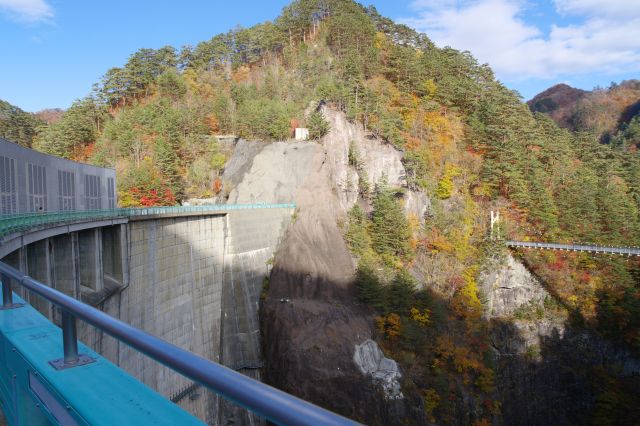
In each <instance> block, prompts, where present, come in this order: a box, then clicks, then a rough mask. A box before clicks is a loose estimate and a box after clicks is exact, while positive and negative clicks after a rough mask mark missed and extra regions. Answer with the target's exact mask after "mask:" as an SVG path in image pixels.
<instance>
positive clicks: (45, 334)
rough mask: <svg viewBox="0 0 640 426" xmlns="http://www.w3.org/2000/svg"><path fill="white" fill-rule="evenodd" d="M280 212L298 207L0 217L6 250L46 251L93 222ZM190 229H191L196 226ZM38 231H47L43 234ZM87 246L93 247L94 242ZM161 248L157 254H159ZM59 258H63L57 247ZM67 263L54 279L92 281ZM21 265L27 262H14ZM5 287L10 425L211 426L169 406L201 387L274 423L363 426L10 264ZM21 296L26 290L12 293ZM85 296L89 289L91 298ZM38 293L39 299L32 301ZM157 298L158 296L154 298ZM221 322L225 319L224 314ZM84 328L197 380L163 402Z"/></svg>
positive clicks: (0, 347)
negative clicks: (41, 303) (89, 342)
mask: <svg viewBox="0 0 640 426" xmlns="http://www.w3.org/2000/svg"><path fill="white" fill-rule="evenodd" d="M274 208H284V209H295V205H292V204H281V205H236V206H234V205H224V206H202V207H167V208H165V207H160V208H148V209H115V210H101V211H82V212H60V213H45V214H30V215H14V216H2V217H0V249H2V247H3V246H6V245H7V244H8V245H14V244H17V243H16V242H17V241H20V244H35V243H37V241H36V240H37V238H39V237H42V236H44V237H45V238H47V241H48V240H49V239H50V240H51V242H47V243H46V244H45V246H49V248H51V244H57V243H58V242H57V241H58V240H59V239H60V240H61V241H62V239H66V238H67V236H66V235H65V234H61V233H62V232H65V227H66V229H67V231H66V232H68V233H73V232H76V231H75V230H77V229H85V231H86V229H87V227H88V226H90V225H91V224H94V225H96V224H98V225H99V224H102V223H107V224H112V226H111V227H114V225H113V224H119V225H115V227H116V228H118V227H119V226H125V225H122V223H124V222H128V221H136V220H143V219H144V218H146V219H149V218H153V217H158V218H167V217H169V218H171V217H175V216H176V215H181V216H184V215H186V216H189V215H194V216H206V215H213V216H215V215H224V214H227V213H229V212H234V211H239V210H245V211H246V210H253V211H255V210H257V209H274ZM265 213H267V212H265ZM174 225H176V226H177V225H178V224H174ZM187 225H189V226H191V225H190V223H187ZM52 229H55V230H56V234H55V235H56V236H54V237H47V236H46V232H47V231H50V230H52ZM198 229H200V228H198ZM86 232H88V231H86ZM109 232H110V231H109ZM118 232H119V231H118ZM127 232H140V233H141V234H144V233H145V232H146V231H145V230H140V229H133V230H132V231H127ZM163 232H165V231H164V230H161V231H160V232H159V233H158V234H157V235H156V234H155V233H152V234H151V239H152V240H154V243H155V239H156V237H157V238H158V241H160V240H161V237H162V235H161V234H162V233H163ZM38 233H41V234H42V233H44V234H42V235H40V236H37V234H38ZM81 237H82V236H81ZM88 237H91V235H88ZM147 237H148V236H147ZM77 238H78V237H77V236H76V240H74V239H73V238H69V241H70V243H69V247H75V253H76V257H77V254H78V250H80V252H81V253H80V254H83V247H88V246H87V245H86V244H84V245H83V243H82V242H80V244H78V243H77ZM91 238H93V237H91ZM105 238H107V237H105ZM107 239H108V238H107ZM98 240H99V239H98ZM31 241H33V242H31ZM88 241H89V242H91V243H94V242H95V241H94V240H91V239H89V240H88ZM65 244H66V243H65ZM129 246H131V243H129ZM63 248H67V246H66V245H65V246H64V247H60V248H59V250H58V251H59V252H63ZM111 248H112V247H111ZM161 248H164V247H161ZM161 248H158V252H159V250H160V249H161ZM20 250H21V251H27V250H22V249H20ZM72 251H73V250H72ZM54 253H57V252H56V251H55V250H54ZM168 253H169V254H171V253H174V252H171V251H169V252H168ZM85 254H86V253H85ZM26 255H27V254H25V256H26ZM47 256H48V255H47ZM61 256H62V257H61V259H63V260H65V262H62V263H61V264H57V263H55V262H54V261H52V262H51V265H50V267H51V270H52V271H53V272H54V273H58V274H59V275H64V274H65V273H67V274H68V275H69V277H70V278H69V279H70V280H71V281H73V280H76V281H78V280H84V279H86V278H87V277H85V276H79V275H81V274H75V273H74V271H75V269H76V268H77V263H78V259H77V258H75V260H74V259H72V258H67V257H64V256H67V254H66V252H65V253H64V255H61ZM132 256H133V255H132ZM154 256H155V255H154ZM2 257H3V256H2V255H0V258H2ZM130 257H131V256H130ZM123 258H124V255H123ZM131 258H132V259H134V257H131ZM47 259H48V257H47ZM66 260H69V261H68V262H66ZM134 260H135V259H134ZM105 262H106V260H105ZM110 262H111V263H114V262H115V260H114V259H111V260H110ZM15 264H19V265H23V264H25V263H24V262H17V261H16V262H15ZM28 265H30V264H28ZM65 268H66V270H68V271H66V270H65ZM105 268H106V267H105ZM28 269H29V268H28ZM69 271H70V272H69ZM105 276H106V273H105ZM89 278H91V277H89ZM93 278H95V277H93ZM258 278H260V277H258ZM0 281H1V286H2V306H0V353H1V356H2V362H0V407H1V408H2V412H3V414H4V416H5V420H6V422H7V423H8V424H10V425H35V424H38V425H40V424H63V425H89V424H91V425H113V424H141V425H143V424H167V425H169V424H180V425H183V424H184V425H188V424H203V423H202V422H201V421H200V420H199V419H198V418H196V417H194V416H192V415H191V414H190V413H188V412H186V411H184V410H183V409H182V408H180V407H179V406H177V405H175V404H174V403H173V402H171V399H173V400H174V401H176V402H178V401H179V400H184V399H186V400H188V399H189V398H185V397H186V396H187V395H189V393H190V392H191V391H192V390H193V389H198V388H200V387H202V388H206V389H209V390H211V391H213V392H215V393H216V394H218V395H220V396H221V397H223V398H225V399H228V400H230V401H232V402H234V403H235V404H238V405H240V406H242V407H244V408H246V409H248V410H250V411H251V412H253V413H255V414H257V415H259V416H261V417H263V418H265V419H268V420H270V421H272V422H274V423H276V424H282V425H354V424H357V423H355V422H353V421H351V420H348V419H346V418H344V417H340V416H338V415H336V414H334V413H331V412H329V411H326V410H324V409H322V408H319V407H317V406H314V405H312V404H310V403H308V402H306V401H303V400H300V399H298V398H296V397H293V396H291V395H289V394H286V393H284V392H282V391H279V390H277V389H274V388H272V387H270V386H267V385H265V384H263V383H261V382H259V381H256V380H253V379H251V378H249V377H247V376H246V375H244V374H241V373H239V372H237V371H234V370H233V369H231V368H227V367H225V366H223V365H221V364H219V363H216V362H213V361H211V360H209V359H205V358H203V357H201V356H198V355H196V354H194V353H192V352H189V351H187V350H185V349H183V348H181V347H180V346H178V345H175V344H172V343H169V342H167V341H165V340H163V339H161V338H159V337H156V336H154V335H153V334H151V333H149V332H146V331H143V330H142V329H140V328H137V327H134V326H132V325H130V324H128V323H126V322H124V321H120V320H118V319H116V318H114V317H112V316H110V315H108V314H107V313H105V312H103V311H102V310H99V309H97V308H95V307H92V306H89V305H88V304H85V303H82V302H81V301H79V300H78V299H79V298H80V297H79V294H76V297H72V296H70V295H68V294H65V292H62V291H59V290H57V289H56V288H53V287H54V286H52V285H51V283H50V284H49V285H47V284H44V283H42V282H40V281H38V280H37V279H34V278H32V277H30V276H27V275H26V274H25V273H23V272H21V271H20V270H19V269H18V268H14V267H13V266H10V265H9V264H7V263H5V262H4V261H0ZM105 285H106V284H105ZM127 286H128V284H127ZM14 290H15V291H18V290H19V291H18V292H17V293H14ZM84 290H85V288H84V287H83V292H84ZM181 291H182V290H181ZM236 291H238V289H236ZM20 295H22V297H20ZM34 295H37V297H35V298H34V297H31V296H34ZM26 296H30V297H28V298H27V297H26ZM236 296H237V295H236ZM146 297H147V298H149V297H151V295H147V296H146ZM157 297H160V296H159V295H158V296H157ZM39 298H40V299H43V300H46V301H47V302H49V303H50V304H51V305H52V306H53V308H52V309H53V310H54V311H55V313H56V315H53V319H54V321H51V319H52V318H50V317H49V316H48V315H43V314H42V310H41V309H36V307H35V306H32V305H30V304H29V303H30V302H32V301H34V300H35V299H39ZM155 299H156V295H155V294H154V295H153V300H155ZM82 300H84V293H83V298H82ZM149 300H151V299H149ZM142 308H144V307H142ZM223 316H224V317H226V314H224V315H223ZM78 320H79V321H78ZM176 320H177V318H176ZM56 324H58V325H56ZM83 324H89V325H91V326H92V327H94V328H95V329H96V330H99V331H100V332H101V333H105V334H107V335H109V336H111V338H113V340H110V342H122V343H123V344H125V345H127V346H128V347H129V349H128V351H134V352H137V353H140V354H144V355H145V356H147V357H149V358H151V359H153V360H155V361H157V362H159V363H161V364H162V365H164V366H166V367H168V368H170V369H172V370H173V371H175V372H177V373H179V374H181V375H183V376H184V377H186V378H187V379H188V380H187V382H186V383H188V382H189V381H191V383H192V385H190V386H188V387H186V388H185V387H184V385H181V387H179V388H177V389H178V393H176V394H173V393H172V394H170V396H162V395H160V394H159V393H157V392H155V391H154V390H153V389H151V388H150V387H148V386H147V385H145V384H143V383H142V382H140V381H138V380H137V379H136V378H134V377H133V376H132V375H130V374H128V373H127V372H125V371H124V370H123V369H121V368H120V367H118V366H117V365H115V364H114V363H112V362H110V361H109V360H107V358H105V357H103V356H101V355H100V354H98V353H97V352H96V351H94V350H92V349H91V348H89V347H88V346H86V345H84V344H82V343H79V342H78V331H79V330H80V329H79V328H77V327H79V326H80V325H83ZM113 344H114V345H115V343H113ZM118 347H119V346H118ZM164 377H165V378H167V377H171V378H173V376H164ZM0 417H1V416H0ZM1 423H2V419H1V418H0V424H1Z"/></svg>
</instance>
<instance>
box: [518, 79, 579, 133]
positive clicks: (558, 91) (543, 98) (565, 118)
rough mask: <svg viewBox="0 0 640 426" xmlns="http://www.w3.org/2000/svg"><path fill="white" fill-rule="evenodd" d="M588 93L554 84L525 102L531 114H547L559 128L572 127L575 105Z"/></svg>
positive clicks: (564, 85)
mask: <svg viewBox="0 0 640 426" xmlns="http://www.w3.org/2000/svg"><path fill="white" fill-rule="evenodd" d="M588 93H589V92H587V91H585V90H580V89H576V88H574V87H571V86H568V85H566V84H556V85H555V86H552V87H550V88H548V89H547V90H545V91H544V92H542V93H539V94H538V95H536V96H535V97H534V98H533V99H531V100H530V101H528V102H527V105H529V108H530V109H531V111H533V112H543V113H546V114H548V115H549V116H550V117H551V118H552V119H553V121H555V122H556V123H558V125H559V126H561V127H565V128H571V127H572V124H573V123H572V118H573V113H574V111H575V107H576V104H577V103H578V101H579V100H580V99H582V98H583V97H584V96H585V95H586V94H588Z"/></svg>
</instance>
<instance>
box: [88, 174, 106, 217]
mask: <svg viewBox="0 0 640 426" xmlns="http://www.w3.org/2000/svg"><path fill="white" fill-rule="evenodd" d="M100 185H101V179H100V176H95V175H85V176H84V195H85V199H86V203H87V210H100V209H102V191H101V187H100Z"/></svg>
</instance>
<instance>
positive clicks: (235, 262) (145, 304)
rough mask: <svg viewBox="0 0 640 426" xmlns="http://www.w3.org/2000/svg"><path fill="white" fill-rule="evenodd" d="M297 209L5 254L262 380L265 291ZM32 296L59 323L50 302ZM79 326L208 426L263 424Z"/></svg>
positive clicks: (34, 244)
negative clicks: (261, 310)
mask: <svg viewBox="0 0 640 426" xmlns="http://www.w3.org/2000/svg"><path fill="white" fill-rule="evenodd" d="M292 214H293V209H292V208H273V209H257V210H238V211H230V212H228V213H226V214H225V213H212V214H210V215H197V216H178V217H162V218H131V219H130V220H129V221H128V222H127V223H123V224H119V225H112V226H107V227H101V228H95V229H85V230H82V231H77V232H70V233H66V234H61V235H57V236H51V237H47V238H44V239H41V240H37V241H31V243H30V244H27V245H25V246H23V247H21V248H19V249H18V250H16V251H14V252H12V253H10V254H9V255H7V256H6V257H4V258H3V259H2V260H3V261H5V262H7V263H9V264H12V265H13V266H15V267H17V268H18V269H21V270H22V271H23V272H25V273H27V274H29V275H31V276H32V277H33V278H35V279H38V280H39V281H41V282H43V283H45V284H47V285H50V286H52V287H54V288H57V289H58V290H60V291H63V292H64V293H66V294H69V295H72V296H74V297H76V298H79V299H82V300H83V301H84V302H86V303H89V304H92V305H94V306H97V307H99V308H100V309H102V310H103V311H105V312H106V313H108V314H109V315H112V316H114V317H116V318H119V319H120V320H122V321H125V322H127V323H129V324H131V325H133V326H135V327H138V328H141V329H143V330H145V331H147V332H150V333H152V334H154V335H156V336H158V337H160V338H162V339H165V340H167V341H169V342H171V343H173V344H176V345H178V346H180V347H182V348H184V349H187V350H189V351H191V352H194V353H196V354H198V355H200V356H202V357H205V358H208V359H211V360H213V361H216V362H220V363H222V364H223V365H225V366H228V367H230V368H232V369H235V370H237V371H240V372H242V373H243V374H245V375H248V376H250V377H253V378H256V379H260V368H261V367H262V355H261V343H260V326H259V321H258V306H259V300H260V294H261V292H262V287H263V283H264V278H265V277H266V276H268V274H269V272H270V259H272V257H273V255H274V252H275V250H276V248H277V246H278V243H279V241H280V239H281V238H282V236H283V234H284V232H285V231H286V229H287V227H288V225H289V223H290V222H291V215H292ZM23 296H24V295H23ZM30 299H31V300H29V302H30V303H31V304H32V305H33V306H34V307H36V308H37V309H38V310H40V311H41V312H42V313H43V314H45V315H46V316H47V317H49V318H50V319H52V320H53V321H54V322H59V317H60V315H59V313H58V312H57V311H55V310H52V309H51V307H50V306H48V303H46V302H44V301H42V300H39V298H38V297H37V296H32V297H30ZM78 325H79V329H78V337H79V339H80V340H81V341H82V342H84V343H85V344H87V345H88V346H90V347H91V348H93V349H94V350H96V351H97V352H99V353H101V354H102V355H103V356H105V357H106V358H108V359H109V360H110V361H112V362H114V363H115V364H116V365H118V366H120V367H122V368H123V369H124V370H126V371H127V372H129V373H130V374H132V375H133V376H135V377H136V378H138V379H139V380H141V381H142V382H143V383H145V384H146V385H148V386H150V387H152V388H153V389H155V390H156V391H158V392H159V393H161V394H162V395H164V396H165V397H167V398H170V399H171V400H173V401H174V402H176V403H178V404H179V405H180V406H181V407H182V408H184V409H186V410H187V411H189V412H191V413H192V414H194V415H196V416H197V417H199V418H200V419H202V420H204V421H206V422H207V423H209V424H230V423H235V424H256V423H261V422H263V421H262V420H260V419H259V418H258V417H256V416H254V415H252V414H249V413H248V412H246V411H245V410H243V409H240V408H239V407H237V406H235V405H234V404H232V403H230V402H227V401H225V400H223V399H221V398H219V397H218V396H217V395H215V394H214V393H212V392H210V391H208V390H206V389H204V388H201V387H199V386H197V385H194V384H193V383H192V382H190V381H189V380H188V379H185V378H184V377H182V376H181V375H179V374H177V373H175V372H173V371H172V370H170V369H168V368H166V367H164V366H162V365H160V364H159V363H157V362H155V361H153V360H151V359H149V358H147V357H145V356H144V355H142V354H140V353H138V352H136V351H134V350H133V349H131V348H129V347H128V346H126V345H124V344H120V343H119V342H118V341H117V340H116V339H114V338H112V337H110V336H108V335H106V334H105V333H103V332H101V331H98V330H96V329H94V328H93V327H91V326H88V325H87V324H85V323H79V324H78Z"/></svg>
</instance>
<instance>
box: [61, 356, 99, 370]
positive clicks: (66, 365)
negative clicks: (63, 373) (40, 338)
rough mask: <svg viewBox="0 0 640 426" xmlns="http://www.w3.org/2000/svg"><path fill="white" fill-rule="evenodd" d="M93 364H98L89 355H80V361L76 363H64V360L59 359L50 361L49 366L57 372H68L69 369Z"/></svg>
mask: <svg viewBox="0 0 640 426" xmlns="http://www.w3.org/2000/svg"><path fill="white" fill-rule="evenodd" d="M92 362H96V360H95V359H94V358H91V357H90V356H88V355H78V360H77V361H75V362H64V358H59V359H54V360H53V361H49V364H51V366H52V367H53V368H55V369H56V370H67V369H69V368H73V367H80V366H83V365H87V364H91V363H92Z"/></svg>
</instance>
